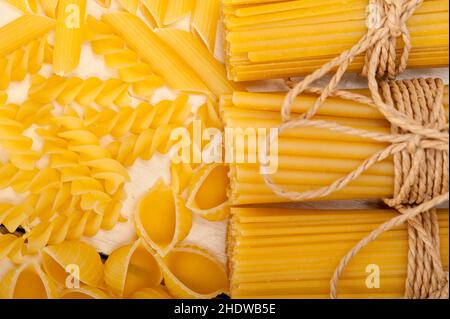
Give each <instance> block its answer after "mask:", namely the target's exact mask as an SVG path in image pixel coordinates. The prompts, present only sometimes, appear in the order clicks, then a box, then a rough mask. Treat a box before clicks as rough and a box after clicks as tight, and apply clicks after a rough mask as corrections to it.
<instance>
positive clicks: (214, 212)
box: [186, 164, 229, 221]
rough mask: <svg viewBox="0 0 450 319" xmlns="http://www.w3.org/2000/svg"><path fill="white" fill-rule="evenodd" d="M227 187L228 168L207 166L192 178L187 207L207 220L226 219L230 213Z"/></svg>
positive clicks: (216, 165)
mask: <svg viewBox="0 0 450 319" xmlns="http://www.w3.org/2000/svg"><path fill="white" fill-rule="evenodd" d="M227 185H229V179H228V167H227V166H225V165H223V164H211V165H205V166H204V167H202V168H200V169H199V170H198V171H196V172H195V173H194V174H193V176H192V177H191V182H190V186H189V189H188V199H187V201H186V207H187V208H189V209H190V210H192V212H193V213H195V214H198V215H199V216H201V217H203V218H205V219H207V220H211V221H217V220H223V219H225V218H226V217H228V213H229V202H228V196H227V188H228V186H227Z"/></svg>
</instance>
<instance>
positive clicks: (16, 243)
mask: <svg viewBox="0 0 450 319" xmlns="http://www.w3.org/2000/svg"><path fill="white" fill-rule="evenodd" d="M2 206H4V204H0V209H4V207H2ZM24 254H25V252H24V238H23V237H18V236H16V235H13V234H6V235H0V260H4V259H5V258H8V259H9V260H11V261H12V262H14V263H16V264H21V263H22V262H23V260H24V258H23V257H24Z"/></svg>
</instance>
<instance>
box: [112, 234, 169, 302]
mask: <svg viewBox="0 0 450 319" xmlns="http://www.w3.org/2000/svg"><path fill="white" fill-rule="evenodd" d="M161 281H162V273H161V270H160V268H159V264H158V262H157V261H156V259H155V258H154V257H153V255H152V253H151V252H150V251H148V250H147V247H146V246H144V245H142V243H141V240H140V239H139V240H137V241H136V242H135V243H134V244H131V245H127V246H123V247H121V248H119V249H117V250H115V251H114V252H113V253H112V254H111V255H110V256H109V257H108V260H107V261H106V263H105V283H106V285H107V287H108V288H109V289H110V291H112V292H113V293H114V294H115V295H117V296H118V297H120V298H124V297H129V296H130V295H132V294H134V293H136V292H138V291H140V290H141V289H145V288H155V289H156V287H158V286H159V284H160V283H161Z"/></svg>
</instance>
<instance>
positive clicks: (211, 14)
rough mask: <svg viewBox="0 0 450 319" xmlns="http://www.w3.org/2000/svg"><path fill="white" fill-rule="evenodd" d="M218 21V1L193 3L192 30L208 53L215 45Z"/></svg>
mask: <svg viewBox="0 0 450 319" xmlns="http://www.w3.org/2000/svg"><path fill="white" fill-rule="evenodd" d="M219 20H220V0H203V1H196V2H195V9H194V13H193V17H192V30H193V32H194V33H195V34H197V35H198V36H199V37H200V39H201V40H202V41H203V42H204V43H205V45H206V47H207V48H208V50H209V51H210V52H214V48H215V45H216V36H217V26H218V25H219Z"/></svg>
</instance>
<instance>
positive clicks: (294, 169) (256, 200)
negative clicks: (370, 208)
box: [221, 86, 449, 205]
mask: <svg viewBox="0 0 450 319" xmlns="http://www.w3.org/2000/svg"><path fill="white" fill-rule="evenodd" d="M357 92H359V93H361V94H366V93H367V94H368V92H365V91H364V90H357ZM316 98H317V95H315V94H302V95H301V96H299V97H298V98H297V99H296V101H295V103H294V105H293V108H292V111H293V113H294V115H293V116H298V115H300V114H302V113H304V112H306V111H307V110H308V108H310V107H311V106H312V105H313V103H314V102H315V99H316ZM283 100H284V94H278V93H250V92H234V93H233V94H232V95H229V96H223V97H222V99H221V112H222V116H223V120H224V123H225V126H226V127H227V128H234V129H241V130H242V131H243V132H244V133H245V130H246V129H247V128H254V127H258V128H265V129H266V130H268V129H270V128H274V127H277V126H278V125H280V124H281V123H282V120H281V115H280V105H282V103H283ZM448 103H449V92H448V86H447V87H446V88H445V91H444V98H443V104H444V105H443V108H444V110H445V113H446V118H447V122H448V118H449V105H448ZM313 119H314V120H325V121H329V122H334V123H339V124H341V125H346V126H349V127H353V128H356V129H363V130H367V131H370V132H378V133H384V134H389V133H390V132H391V125H390V123H389V122H388V121H387V120H386V119H385V118H384V116H383V115H382V114H381V113H380V112H379V111H378V110H377V109H375V108H373V107H371V106H370V105H365V104H361V103H357V102H353V101H348V100H344V99H341V98H339V97H331V98H328V99H327V101H326V102H325V104H324V105H323V107H322V108H320V109H319V111H318V113H317V115H316V116H314V118H313ZM244 135H245V134H244ZM267 135H268V136H269V134H268V133H267ZM244 137H247V136H244ZM386 145H387V144H385V143H383V142H376V141H373V140H371V139H368V138H362V137H354V136H350V135H346V134H343V133H337V132H331V131H329V130H327V129H325V128H315V127H302V128H294V129H289V130H286V131H285V132H283V133H282V134H281V135H279V137H278V150H277V154H278V157H277V171H276V172H275V173H274V174H273V175H272V178H273V180H274V181H275V183H277V184H278V185H281V186H282V187H283V189H286V190H289V191H296V192H303V191H308V190H313V189H317V188H319V187H323V186H327V185H330V184H331V183H333V182H334V181H335V180H337V179H339V178H341V177H343V176H346V175H347V174H349V173H350V172H351V171H352V170H354V169H356V168H357V167H358V166H359V165H361V164H362V163H363V162H364V161H365V160H366V159H367V158H369V157H370V156H372V155H373V154H374V153H376V152H377V151H380V150H382V149H384V148H385V147H386ZM261 146H264V144H262V145H261V144H260V143H254V144H253V143H248V142H246V143H244V144H243V146H241V149H237V151H241V152H243V154H246V156H248V155H249V154H256V155H258V154H259V153H260V152H261V150H262V148H261ZM259 159H260V157H259V156H256V158H255V161H254V163H249V162H248V161H247V160H246V161H245V162H235V163H233V164H231V165H230V179H231V180H230V200H231V203H232V204H233V205H244V204H263V203H279V202H286V201H287V200H288V199H286V198H284V197H281V196H278V195H276V194H274V193H273V192H272V190H271V189H270V188H269V187H268V186H267V185H266V183H265V181H264V179H263V177H262V175H261V174H260V162H259ZM393 193H394V163H393V158H392V157H389V158H388V159H386V160H384V161H382V162H379V163H377V164H375V165H373V166H372V167H371V168H370V169H368V170H367V171H366V172H364V173H363V174H362V175H361V176H360V177H358V178H357V179H356V180H355V181H353V182H351V183H350V184H349V185H348V186H346V187H345V188H343V189H342V190H340V191H337V192H334V193H333V194H331V195H328V196H326V197H323V198H320V199H316V200H342V199H379V198H385V197H387V198H389V197H392V196H393Z"/></svg>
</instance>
